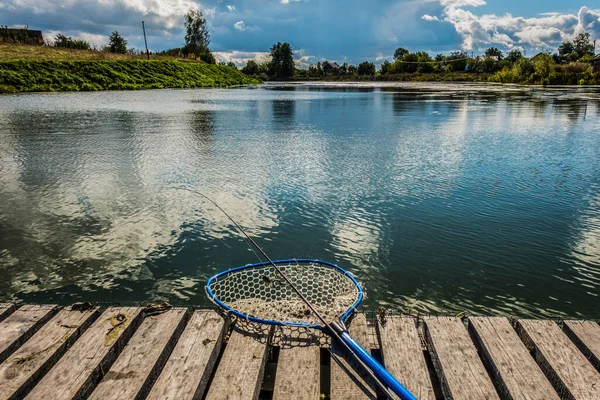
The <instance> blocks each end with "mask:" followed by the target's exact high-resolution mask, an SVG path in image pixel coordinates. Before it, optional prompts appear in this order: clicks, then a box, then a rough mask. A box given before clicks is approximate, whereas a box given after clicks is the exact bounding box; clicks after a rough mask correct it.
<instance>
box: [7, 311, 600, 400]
mask: <svg viewBox="0 0 600 400" xmlns="http://www.w3.org/2000/svg"><path fill="white" fill-rule="evenodd" d="M349 330H350V332H351V334H352V335H353V336H354V337H355V338H356V339H357V340H358V341H359V342H360V343H361V344H362V345H363V346H364V347H365V348H367V349H370V350H371V352H372V354H373V355H374V356H376V357H379V358H380V359H381V360H382V362H383V363H384V364H385V366H386V368H388V370H389V371H390V372H392V373H393V374H394V375H395V376H396V377H397V378H398V379H399V380H400V381H401V382H402V383H403V384H404V385H405V386H406V387H408V389H410V390H411V391H412V392H413V393H414V394H415V395H416V396H417V397H418V398H419V399H425V400H429V399H532V400H533V399H539V400H546V399H578V400H584V399H585V400H598V399H600V325H599V324H598V323H597V322H593V321H547V320H530V319H521V320H513V319H510V320H509V319H508V318H504V317H490V318H488V317H469V318H462V319H460V318H455V317H418V318H417V317H410V316H402V315H395V314H389V315H387V316H385V317H384V318H383V320H382V319H379V320H377V321H372V322H367V318H366V316H365V315H364V314H357V315H356V316H355V318H354V319H353V320H352V321H351V323H350V324H349ZM379 395H380V394H379ZM377 396H378V393H377V391H376V390H375V389H374V385H373V383H372V382H371V381H370V379H369V378H368V377H366V376H365V375H364V374H363V373H362V372H361V371H360V368H359V367H357V366H356V365H355V363H354V362H353V361H352V360H351V359H350V358H346V357H345V356H344V354H343V353H341V352H340V350H339V348H337V346H335V344H334V345H333V346H331V347H330V346H329V340H328V338H327V337H325V336H323V335H322V334H321V333H320V332H318V331H311V330H307V329H298V328H285V329H282V328H279V327H277V328H276V327H268V326H256V325H252V324H247V323H246V322H244V321H240V320H235V319H234V320H232V321H230V320H229V318H224V317H222V316H221V315H220V314H219V313H217V312H216V311H214V310H198V309H187V308H176V307H107V308H104V309H101V308H100V307H97V306H93V305H91V304H89V303H85V304H81V303H78V304H76V305H73V306H70V307H64V308H62V307H58V306H55V305H22V306H14V305H10V304H0V399H21V398H26V399H51V400H60V399H85V398H90V399H143V398H148V399H192V398H193V399H256V398H264V399H315V400H316V399H326V398H330V399H370V398H371V399H372V398H377ZM380 398H381V395H380Z"/></svg>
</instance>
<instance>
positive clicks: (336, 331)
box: [175, 186, 416, 400]
mask: <svg viewBox="0 0 600 400" xmlns="http://www.w3.org/2000/svg"><path fill="white" fill-rule="evenodd" d="M175 187H176V188H178V189H183V190H187V191H189V192H191V193H194V194H197V195H199V196H201V197H203V198H204V199H206V200H208V201H209V202H210V203H212V204H213V205H214V206H215V207H217V208H218V209H219V210H220V211H221V212H222V213H223V214H224V215H225V216H226V217H227V218H228V219H229V220H230V221H231V222H232V223H233V224H234V225H235V227H236V228H237V229H238V230H239V231H240V232H241V233H242V234H243V235H244V236H245V237H246V239H247V240H248V241H249V242H250V243H251V244H252V245H253V246H254V247H255V248H256V249H257V250H258V251H259V252H260V254H262V256H263V257H264V258H265V259H266V260H267V262H268V264H270V265H271V266H272V267H273V268H275V270H276V271H277V273H278V274H279V275H281V277H282V278H283V279H284V280H285V282H286V283H287V284H288V285H289V287H291V288H292V290H293V291H294V292H295V293H296V294H297V295H298V297H300V299H302V301H303V302H304V303H305V304H306V305H307V306H308V308H309V309H310V311H311V312H312V313H313V314H314V315H315V316H316V317H317V318H318V319H319V321H320V322H321V323H322V324H323V326H324V327H325V328H326V330H327V333H328V334H330V335H331V336H333V337H334V338H335V339H336V340H337V341H338V342H339V343H341V344H342V345H343V347H344V348H345V350H346V351H347V352H349V353H350V354H351V355H352V356H354V359H355V360H356V361H357V362H358V363H359V364H360V365H361V367H362V368H363V369H364V371H365V372H366V373H367V374H369V375H370V377H371V378H372V379H373V381H374V382H375V384H376V385H377V387H378V388H379V389H380V390H381V391H382V392H383V394H385V395H386V396H387V397H388V398H389V399H394V397H393V396H392V394H391V393H390V391H389V389H388V388H387V387H386V385H384V384H383V382H381V380H380V378H379V377H378V376H377V375H376V374H375V373H374V371H373V370H374V369H377V370H378V371H379V373H381V374H382V375H384V376H385V378H386V379H387V380H388V382H390V381H391V383H392V385H394V384H395V385H394V389H395V390H394V391H395V392H396V394H398V395H399V396H400V397H401V398H402V399H408V400H413V399H414V400H416V397H414V396H413V395H412V394H411V393H410V392H409V391H408V390H407V389H406V388H404V387H403V386H402V385H401V384H400V383H399V382H398V381H397V380H396V379H395V378H394V377H393V376H392V375H391V374H389V372H387V371H386V370H385V369H384V368H383V367H382V366H381V365H379V364H378V363H377V362H376V361H375V360H373V361H374V364H375V365H371V366H367V364H366V363H365V362H364V361H363V359H361V357H360V356H359V355H358V354H357V352H359V351H360V352H362V353H365V354H363V357H365V356H366V358H367V359H372V356H370V354H368V353H367V352H366V351H365V350H364V349H362V347H360V345H358V346H356V348H352V347H351V346H350V345H349V344H348V343H346V341H345V340H343V339H342V337H341V336H342V335H345V336H348V337H349V335H348V334H347V332H346V329H345V327H344V326H343V325H342V323H341V321H340V322H339V323H338V322H333V323H329V322H328V321H327V320H326V319H325V318H324V317H323V316H322V315H321V314H320V313H319V311H318V310H317V309H316V308H315V307H314V306H313V304H312V303H311V302H310V301H309V300H308V299H307V298H306V297H305V296H304V294H303V293H302V292H301V291H300V290H299V289H298V288H297V287H296V285H294V283H293V282H292V281H291V280H290V279H289V277H288V276H287V275H286V274H285V273H284V272H283V271H282V270H281V268H280V267H279V266H278V265H277V264H276V263H275V262H273V260H272V259H271V258H270V257H269V256H268V255H267V253H266V252H265V251H264V250H263V249H262V248H261V247H260V246H259V245H258V244H257V243H256V242H255V241H254V239H252V238H251V237H250V236H249V235H248V234H247V233H246V231H245V230H244V229H243V228H242V227H241V226H240V225H239V224H238V223H237V222H236V221H235V220H234V219H233V218H232V217H231V216H230V215H229V214H228V213H227V212H226V211H225V210H224V209H223V208H221V206H219V205H218V204H217V203H216V202H215V201H214V200H212V199H211V198H210V197H208V196H206V195H205V194H203V193H201V192H199V191H197V190H194V189H191V188H188V187H185V186H175ZM213 296H214V295H213ZM340 325H341V326H340ZM346 340H348V339H346ZM350 342H351V343H352V342H353V340H352V339H350ZM390 378H391V380H390Z"/></svg>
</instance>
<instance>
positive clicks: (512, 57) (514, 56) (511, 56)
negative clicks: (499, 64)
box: [506, 49, 523, 64]
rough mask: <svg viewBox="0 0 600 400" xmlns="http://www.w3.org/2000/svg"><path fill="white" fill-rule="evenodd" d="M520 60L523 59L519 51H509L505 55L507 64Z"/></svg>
mask: <svg viewBox="0 0 600 400" xmlns="http://www.w3.org/2000/svg"><path fill="white" fill-rule="evenodd" d="M521 58H523V53H521V50H518V49H515V50H511V51H509V52H508V54H507V55H506V60H508V62H509V63H511V64H514V63H516V62H517V61H519V60H520V59H521Z"/></svg>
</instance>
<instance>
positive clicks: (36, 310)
mask: <svg viewBox="0 0 600 400" xmlns="http://www.w3.org/2000/svg"><path fill="white" fill-rule="evenodd" d="M57 311H58V307H57V306H53V305H25V306H22V307H20V308H19V309H18V310H17V311H15V312H14V313H12V314H11V315H9V316H8V317H7V318H6V319H5V320H4V321H2V322H0V363H1V362H4V360H6V358H7V357H8V356H9V355H10V354H12V353H13V352H14V351H15V350H16V349H18V348H19V347H20V346H21V345H22V344H23V343H25V342H26V341H27V339H29V338H30V337H31V335H33V334H34V333H35V332H37V330H38V329H39V328H41V327H42V326H43V325H44V324H45V323H46V321H48V320H49V319H50V318H51V317H52V316H53V315H54V314H56V312H57Z"/></svg>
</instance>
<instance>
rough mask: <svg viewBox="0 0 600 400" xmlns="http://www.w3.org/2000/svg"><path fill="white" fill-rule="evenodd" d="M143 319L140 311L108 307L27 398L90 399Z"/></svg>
mask: <svg viewBox="0 0 600 400" xmlns="http://www.w3.org/2000/svg"><path fill="white" fill-rule="evenodd" d="M141 320H142V313H141V308H137V307H110V308H108V309H107V310H106V311H105V312H104V313H102V315H100V317H98V319H97V320H96V322H94V323H93V324H92V325H91V326H90V327H89V328H88V329H87V330H86V331H85V332H84V333H83V335H81V337H80V338H79V339H78V340H77V341H76V342H75V344H74V345H73V347H71V348H70V349H69V350H68V351H67V352H66V353H65V354H64V356H63V357H62V358H61V359H60V360H59V361H58V362H57V363H56V365H55V366H54V367H53V368H52V369H51V370H50V371H49V372H48V373H47V374H46V375H45V376H44V377H43V378H42V379H41V380H40V382H39V383H38V384H37V385H36V386H35V387H34V388H33V389H32V391H31V392H30V393H29V395H28V396H27V398H28V399H32V400H43V399H48V400H59V399H83V398H87V396H89V394H90V392H91V391H92V390H93V389H94V387H95V386H96V385H97V384H98V382H99V381H100V380H101V379H102V377H103V376H104V373H105V372H106V371H108V369H109V368H110V366H111V365H112V363H113V362H114V360H115V359H116V358H117V355H118V354H119V353H120V351H121V349H122V348H123V346H124V345H125V343H127V341H128V340H129V338H130V337H131V335H132V334H133V332H134V331H135V329H136V328H137V327H138V326H139V324H140V322H141Z"/></svg>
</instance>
